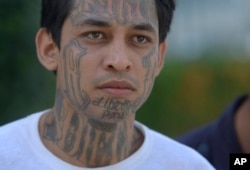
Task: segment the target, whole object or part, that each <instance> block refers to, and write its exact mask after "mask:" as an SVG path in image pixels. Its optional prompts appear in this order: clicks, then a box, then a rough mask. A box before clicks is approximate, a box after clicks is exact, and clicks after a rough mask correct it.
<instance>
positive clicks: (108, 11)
mask: <svg viewBox="0 0 250 170" xmlns="http://www.w3.org/2000/svg"><path fill="white" fill-rule="evenodd" d="M70 18H71V21H72V23H73V25H74V26H77V25H79V24H81V22H82V21H83V20H84V19H86V18H95V19H101V20H104V21H112V20H115V21H116V22H118V23H119V24H128V23H129V24H134V23H140V22H151V23H152V24H153V25H154V26H156V25H157V24H158V20H157V15H156V7H155V2H154V0H75V2H74V5H73V8H72V10H71V14H70Z"/></svg>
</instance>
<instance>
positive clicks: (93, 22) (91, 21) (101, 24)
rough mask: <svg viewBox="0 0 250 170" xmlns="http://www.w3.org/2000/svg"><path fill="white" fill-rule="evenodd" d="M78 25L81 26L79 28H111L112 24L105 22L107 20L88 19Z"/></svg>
mask: <svg viewBox="0 0 250 170" xmlns="http://www.w3.org/2000/svg"><path fill="white" fill-rule="evenodd" d="M77 25H79V26H85V25H91V26H98V27H109V26H110V23H109V22H107V21H105V20H100V19H94V18H88V19H85V20H82V21H80V22H79V23H78V24H77Z"/></svg>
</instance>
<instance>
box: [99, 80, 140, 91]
mask: <svg viewBox="0 0 250 170" xmlns="http://www.w3.org/2000/svg"><path fill="white" fill-rule="evenodd" d="M98 89H101V90H104V91H107V92H109V93H114V94H128V93H131V92H132V91H135V90H136V88H135V87H134V86H133V85H132V84H131V83H130V82H128V81H124V80H121V81H117V80H112V81H108V82H104V83H102V84H101V85H100V86H98Z"/></svg>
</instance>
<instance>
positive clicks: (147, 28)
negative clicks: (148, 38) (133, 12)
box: [132, 23, 156, 32]
mask: <svg viewBox="0 0 250 170" xmlns="http://www.w3.org/2000/svg"><path fill="white" fill-rule="evenodd" d="M132 28H133V29H135V30H141V31H149V32H156V29H155V27H153V26H152V25H151V24H149V23H142V24H134V25H132Z"/></svg>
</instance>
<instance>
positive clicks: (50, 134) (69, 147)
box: [39, 106, 143, 167]
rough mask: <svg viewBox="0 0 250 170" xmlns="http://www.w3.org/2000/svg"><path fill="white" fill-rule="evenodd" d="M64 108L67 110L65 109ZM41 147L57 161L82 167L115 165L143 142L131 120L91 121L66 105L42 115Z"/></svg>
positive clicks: (40, 126)
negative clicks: (43, 146) (47, 150)
mask: <svg viewBox="0 0 250 170" xmlns="http://www.w3.org/2000/svg"><path fill="white" fill-rule="evenodd" d="M65 108H66V109H65ZM39 133H40V137H41V140H42V142H43V143H44V145H45V146H46V147H47V148H48V149H49V150H50V151H51V152H52V153H53V154H55V155H56V156H57V157H59V158H60V159H62V160H64V161H66V162H68V163H71V164H73V165H76V166H81V167H101V166H106V165H111V164H114V163H117V162H119V161H121V160H123V159H125V158H126V157H128V156H129V155H131V154H132V153H133V152H135V151H136V150H137V149H138V148H139V147H140V146H141V144H142V142H143V135H142V133H141V132H140V131H139V130H138V129H136V128H135V127H134V118H131V119H130V120H129V119H126V120H123V121H121V122H118V123H107V122H101V121H99V120H95V119H90V118H88V117H86V116H84V115H83V114H81V115H80V113H78V112H76V111H74V110H73V109H72V108H70V107H69V106H67V107H64V109H61V113H57V112H56V109H52V110H51V111H49V112H47V113H46V114H44V115H43V116H42V117H41V119H40V122H39Z"/></svg>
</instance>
